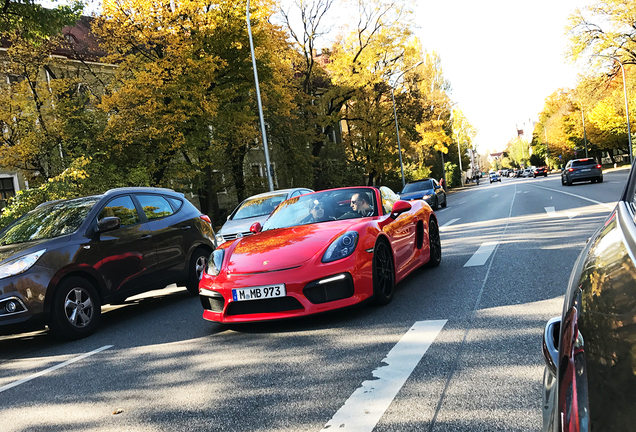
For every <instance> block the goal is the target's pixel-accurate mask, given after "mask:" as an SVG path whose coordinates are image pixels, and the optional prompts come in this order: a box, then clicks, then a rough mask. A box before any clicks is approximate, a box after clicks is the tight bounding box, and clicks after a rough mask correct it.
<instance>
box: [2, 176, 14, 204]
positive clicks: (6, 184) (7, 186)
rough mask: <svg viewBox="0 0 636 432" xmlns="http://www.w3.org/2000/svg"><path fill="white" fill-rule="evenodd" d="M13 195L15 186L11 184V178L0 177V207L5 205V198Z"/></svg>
mask: <svg viewBox="0 0 636 432" xmlns="http://www.w3.org/2000/svg"><path fill="white" fill-rule="evenodd" d="M12 196H15V187H14V186H13V178H11V177H3V178H0V209H3V208H5V207H6V206H7V200H8V199H9V198H11V197H12Z"/></svg>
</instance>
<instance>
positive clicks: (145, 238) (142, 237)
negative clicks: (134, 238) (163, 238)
mask: <svg viewBox="0 0 636 432" xmlns="http://www.w3.org/2000/svg"><path fill="white" fill-rule="evenodd" d="M150 237H152V234H146V235H142V236H141V240H147V239H149V238H150Z"/></svg>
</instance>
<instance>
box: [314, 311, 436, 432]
mask: <svg viewBox="0 0 636 432" xmlns="http://www.w3.org/2000/svg"><path fill="white" fill-rule="evenodd" d="M446 321H447V320H439V321H417V322H416V323H415V324H413V326H412V327H411V328H410V329H409V331H408V332H406V333H405V334H404V336H402V338H401V339H400V340H399V341H398V343H397V344H396V345H395V346H394V347H393V348H392V349H391V351H389V353H388V354H387V356H386V357H385V358H384V360H382V363H385V365H383V366H380V367H379V368H377V369H376V370H374V371H373V376H374V377H375V379H373V380H369V381H364V382H363V383H362V386H361V387H359V388H358V389H357V390H356V391H355V392H353V394H352V395H351V397H349V399H347V401H346V402H345V404H344V405H343V406H342V408H340V409H339V410H338V412H336V414H335V415H334V416H333V417H332V418H331V420H329V422H328V423H327V424H326V425H325V427H324V428H323V429H322V431H321V432H327V431H334V432H335V431H338V432H371V431H373V428H374V427H375V425H376V424H378V422H379V421H380V418H381V417H382V415H383V414H384V412H385V411H386V410H387V408H388V407H389V405H391V402H392V401H393V399H394V398H395V396H396V395H397V393H398V392H399V391H400V389H401V388H402V386H403V385H404V383H405V382H406V380H407V378H408V377H409V376H410V375H411V372H413V369H415V366H417V364H418V363H419V362H420V360H421V359H422V356H423V355H424V354H425V353H426V351H427V350H428V348H429V347H430V346H431V344H432V343H433V341H434V340H435V338H436V337H437V335H438V334H439V332H440V331H441V330H442V328H443V327H444V325H445V324H446Z"/></svg>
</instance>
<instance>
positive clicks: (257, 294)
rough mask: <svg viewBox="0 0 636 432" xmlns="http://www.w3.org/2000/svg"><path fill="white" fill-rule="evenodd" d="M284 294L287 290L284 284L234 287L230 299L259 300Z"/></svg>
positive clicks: (283, 295)
mask: <svg viewBox="0 0 636 432" xmlns="http://www.w3.org/2000/svg"><path fill="white" fill-rule="evenodd" d="M286 295H287V292H286V291H285V284H279V285H265V286H259V287H250V288H236V289H233V290H232V300H234V301H246V300H261V299H268V298H274V297H285V296H286Z"/></svg>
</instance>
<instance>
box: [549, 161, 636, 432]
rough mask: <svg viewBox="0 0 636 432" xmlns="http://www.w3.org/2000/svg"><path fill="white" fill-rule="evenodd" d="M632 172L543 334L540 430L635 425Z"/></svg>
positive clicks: (598, 430)
mask: <svg viewBox="0 0 636 432" xmlns="http://www.w3.org/2000/svg"><path fill="white" fill-rule="evenodd" d="M635 194H636V173H635V172H634V170H633V169H632V172H631V174H630V176H629V180H628V182H627V185H626V187H625V189H624V191H623V194H622V196H621V198H620V200H619V201H618V204H617V205H616V207H615V209H614V210H613V211H612V213H611V214H610V216H609V217H608V218H607V219H606V221H605V223H604V224H603V226H601V227H600V228H599V229H598V230H597V231H596V233H595V234H594V235H593V236H592V237H591V238H590V239H589V240H588V241H587V244H586V246H585V248H584V249H583V251H582V252H581V254H580V255H579V258H578V260H577V261H576V263H575V265H574V268H573V270H572V273H571V276H570V280H569V283H568V287H567V290H566V293H565V299H564V304H563V310H562V313H561V315H560V316H558V317H556V318H553V319H551V320H550V321H548V323H547V325H546V327H545V331H544V335H543V355H544V357H545V363H546V367H545V371H544V378H543V386H544V389H543V430H544V431H546V432H548V431H549V432H556V431H568V432H582V431H594V432H604V431H608V432H609V431H631V430H634V428H635V427H636V410H634V406H635V404H636V393H635V392H634V389H635V388H636V326H635V324H634V323H636V263H635V262H634V260H635V259H636V258H635V257H636V223H635V222H634V218H635V217H636V195H635Z"/></svg>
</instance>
